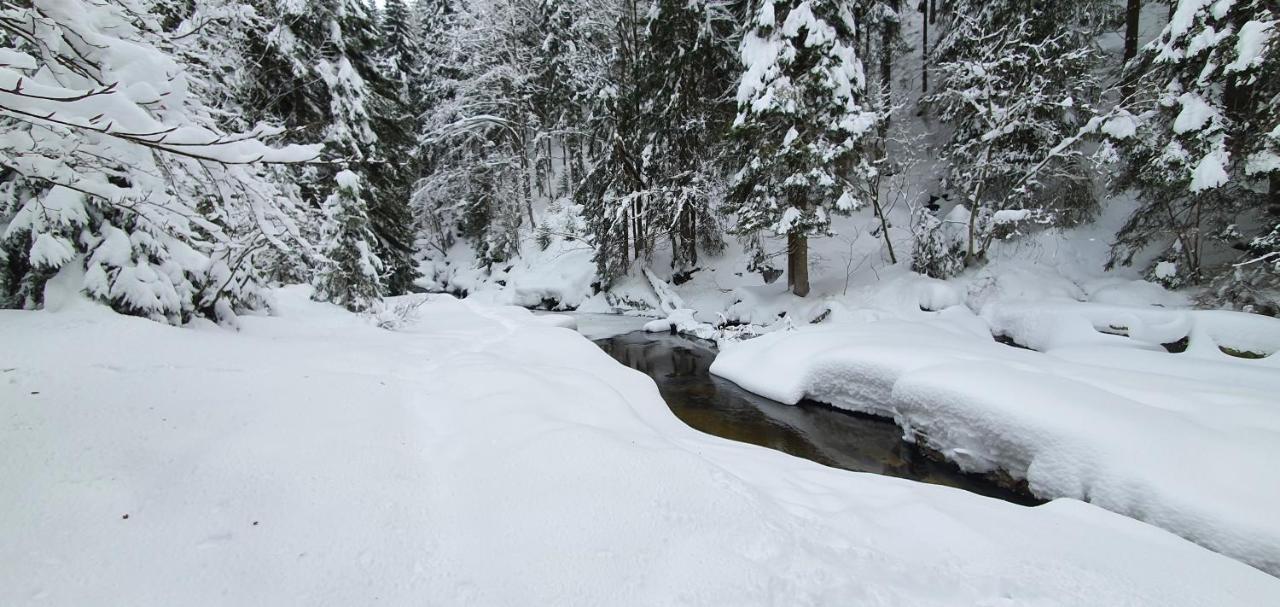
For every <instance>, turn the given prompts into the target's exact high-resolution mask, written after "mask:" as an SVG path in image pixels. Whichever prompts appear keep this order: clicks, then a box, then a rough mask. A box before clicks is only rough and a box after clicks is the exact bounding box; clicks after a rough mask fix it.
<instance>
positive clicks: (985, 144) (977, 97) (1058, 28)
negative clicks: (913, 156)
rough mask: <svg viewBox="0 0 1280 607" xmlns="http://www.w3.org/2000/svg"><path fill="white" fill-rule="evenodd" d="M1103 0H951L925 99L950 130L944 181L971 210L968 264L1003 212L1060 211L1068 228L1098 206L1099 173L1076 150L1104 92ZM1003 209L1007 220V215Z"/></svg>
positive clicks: (995, 230)
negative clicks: (1099, 72)
mask: <svg viewBox="0 0 1280 607" xmlns="http://www.w3.org/2000/svg"><path fill="white" fill-rule="evenodd" d="M1104 4H1105V3H1101V2H1098V1H1096V0H1071V1H1069V2H1060V3H1042V2H1033V3H1026V2H1021V1H1014V0H991V1H977V0H963V1H961V2H957V3H952V4H951V5H950V6H949V8H950V9H951V10H952V11H953V12H951V13H950V14H949V16H948V23H947V25H948V29H947V31H946V33H945V35H944V36H943V37H942V39H941V40H939V41H938V43H937V44H936V45H935V47H934V51H933V55H934V62H935V65H936V67H935V70H936V73H937V74H938V76H939V78H938V82H937V85H936V87H935V89H934V93H933V94H932V95H931V96H930V97H928V98H927V99H926V103H928V104H929V105H930V106H931V107H932V108H933V109H934V110H935V111H936V113H937V116H938V117H939V118H940V119H941V120H943V121H944V122H946V123H948V124H949V125H950V126H951V127H952V131H951V136H950V138H949V139H948V141H947V143H946V144H945V146H944V147H943V150H942V154H941V155H942V157H943V158H944V159H945V160H946V161H947V173H946V184H947V186H948V187H949V188H950V189H951V190H953V191H954V192H955V193H956V194H958V195H959V197H960V199H961V200H963V204H964V205H965V206H966V207H967V209H968V211H969V225H968V234H967V235H966V239H965V263H966V265H967V264H972V263H975V262H977V261H979V260H981V259H982V258H983V257H984V255H985V253H986V250H987V247H988V246H989V245H990V243H991V241H992V239H993V238H994V237H995V236H996V235H997V234H998V233H1000V230H999V229H998V226H999V225H1000V224H1001V223H1002V222H1000V221H998V219H1001V218H1008V217H1013V216H1015V215H1014V214H1011V213H1008V212H1004V211H1014V210H1016V211H1032V210H1034V211H1036V212H1034V213H1031V212H1028V213H1018V214H1017V216H1027V217H1030V216H1033V215H1034V216H1043V213H1044V212H1056V213H1057V214H1058V216H1059V218H1060V219H1062V220H1064V221H1065V222H1066V223H1072V222H1075V221H1079V220H1080V219H1083V218H1085V217H1087V216H1088V215H1089V214H1090V213H1091V212H1092V210H1093V209H1094V208H1096V206H1097V203H1096V197H1095V195H1094V193H1093V182H1092V175H1093V171H1092V170H1090V169H1091V167H1090V165H1089V164H1088V163H1087V157H1086V155H1085V154H1084V153H1083V151H1082V150H1081V147H1080V146H1079V145H1077V144H1078V143H1079V142H1080V141H1081V138H1080V137H1079V135H1080V131H1081V129H1082V128H1083V127H1085V126H1086V125H1088V124H1089V122H1088V121H1089V119H1090V118H1092V117H1093V115H1094V110H1093V108H1092V105H1091V103H1092V102H1091V100H1093V99H1096V95H1097V92H1098V90H1099V88H1100V87H1099V85H1098V82H1097V79H1096V76H1095V75H1094V66H1095V64H1096V63H1097V61H1098V60H1099V58H1100V54H1099V52H1098V50H1097V49H1096V45H1095V43H1094V41H1093V38H1094V36H1095V34H1096V26H1097V19H1098V15H1099V14H1103V13H1105V10H1106V7H1105V6H1104ZM1002 212H1003V213H1002Z"/></svg>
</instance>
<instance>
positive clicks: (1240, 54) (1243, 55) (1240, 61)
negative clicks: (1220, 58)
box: [1223, 21, 1275, 73]
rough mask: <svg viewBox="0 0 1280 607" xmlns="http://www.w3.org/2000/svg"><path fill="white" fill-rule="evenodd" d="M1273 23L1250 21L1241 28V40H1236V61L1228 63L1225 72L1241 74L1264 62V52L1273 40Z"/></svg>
mask: <svg viewBox="0 0 1280 607" xmlns="http://www.w3.org/2000/svg"><path fill="white" fill-rule="evenodd" d="M1274 27H1275V22H1273V21H1249V22H1248V23H1245V24H1244V25H1243V26H1241V27H1240V34H1239V38H1237V39H1236V59H1235V61H1232V62H1231V63H1228V64H1227V65H1226V66H1225V67H1224V68H1223V71H1225V72H1227V73H1231V72H1241V71H1244V70H1247V69H1250V68H1252V67H1254V66H1256V65H1258V64H1260V63H1261V62H1262V52H1263V49H1265V48H1266V46H1267V43H1268V42H1269V41H1270V40H1271V35H1272V29H1273V28H1274Z"/></svg>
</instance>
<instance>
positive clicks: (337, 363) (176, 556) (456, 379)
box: [0, 280, 1280, 606]
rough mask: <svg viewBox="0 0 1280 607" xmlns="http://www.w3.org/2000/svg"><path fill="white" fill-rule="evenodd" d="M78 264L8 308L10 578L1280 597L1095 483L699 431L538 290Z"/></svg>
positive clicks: (754, 597) (397, 600)
mask: <svg viewBox="0 0 1280 607" xmlns="http://www.w3.org/2000/svg"><path fill="white" fill-rule="evenodd" d="M63 282H66V284H62V283H63ZM75 284H76V283H75V282H74V281H69V282H68V281H57V280H55V286H54V288H55V289H59V291H58V292H54V293H50V294H49V295H48V297H47V298H48V299H50V300H53V301H60V302H61V303H62V304H65V305H60V306H59V307H60V309H61V311H59V312H57V313H53V312H47V311H46V312H25V311H9V310H5V311H0V336H2V337H3V341H4V343H5V345H6V347H5V348H3V349H0V403H3V406H2V409H3V413H4V419H5V423H4V424H3V425H0V476H3V478H4V479H5V482H4V483H3V484H0V532H3V535H4V537H5V538H6V541H5V542H3V543H0V563H2V564H3V567H4V572H5V579H6V583H5V584H3V585H0V603H3V604H11V605H18V604H31V603H39V604H50V605H85V604H94V603H98V602H101V601H102V599H103V597H110V598H111V600H112V601H113V602H118V603H121V604H132V605H160V604H169V605H173V604H181V605H203V604H219V605H226V604H268V605H279V604H308V605H351V604H367V603H371V602H380V603H386V604H393V605H402V604H419V603H424V602H425V603H428V604H450V605H469V604H471V605H528V604H573V605H585V604H613V605H624V604H635V605H653V604H683V605H710V604H720V605H723V604H732V605H777V604H788V605H830V604H858V605H975V604H988V605H991V604H1038V605H1049V604H1054V605H1057V604H1071V605H1099V604H1151V605H1162V606H1177V605H1274V604H1276V602H1277V600H1280V580H1277V579H1275V578H1272V577H1269V576H1267V575H1265V574H1263V573H1261V572H1259V571H1257V570H1255V569H1252V568H1249V567H1247V566H1245V565H1242V564H1241V563H1238V562H1236V561H1233V560H1230V559H1227V558H1225V557H1222V556H1221V555H1218V554H1214V553H1212V552H1210V551H1207V550H1204V549H1203V548H1200V547H1198V546H1196V545H1194V544H1192V543H1190V542H1187V541H1185V540H1182V539H1180V538H1177V537H1175V536H1173V535H1171V534H1169V533H1167V532H1164V531H1162V530H1160V529H1157V528H1154V527H1151V526H1149V525H1145V524H1143V523H1139V522H1137V521H1134V520H1131V519H1127V518H1124V517H1120V516H1116V515H1114V514H1112V513H1109V512H1106V511H1105V510H1102V509H1100V508H1096V507H1093V506H1090V505H1087V504H1083V503H1080V502H1077V501H1073V500H1057V501H1054V502H1052V503H1049V504H1047V505H1044V506H1041V507H1037V508H1025V507H1020V506H1016V505H1012V504H1009V503H1005V502H1000V501H996V500H991V499H987V498H982V497H979V496H975V495H972V494H968V493H965V492H962V491H959V490H955V489H951V488H945V487H937V486H929V485H922V484H918V483H913V482H909V481H903V480H899V479H892V478H886V477H879V476H874V475H867V474H858V473H850V472H845V471H841V470H836V469H830V468H826V467H823V466H820V465H818V464H815V463H812V462H808V461H805V460H801V459H797V458H793V457H790V456H786V455H784V454H781V453H777V452H774V451H771V450H767V449H762V448H759V447H754V446H750V445H743V444H738V443H733V442H730V441H727V440H723V439H718V438H714V437H711V436H707V435H704V434H701V433H699V432H696V431H694V430H692V429H690V428H688V427H686V426H685V425H683V424H682V423H681V422H680V421H678V420H677V419H676V418H675V417H674V416H673V415H672V414H671V413H670V412H669V410H668V409H667V407H666V405H665V404H664V403H662V401H661V400H660V399H659V396H658V393H657V390H656V388H655V386H654V385H653V383H652V382H651V381H650V380H649V379H648V378H647V377H645V376H643V375H641V374H639V373H636V372H634V371H631V370H629V369H626V368H624V367H622V366H621V365H618V364H617V363H615V362H614V361H613V360H612V359H610V358H609V357H608V356H607V355H606V354H605V353H603V352H602V351H600V350H599V349H598V348H597V347H596V346H594V345H592V344H591V343H589V342H588V341H587V340H585V339H583V338H582V337H580V336H578V335H576V334H574V333H573V332H572V331H569V330H566V329H565V328H561V327H556V326H551V325H550V324H548V323H547V322H543V321H538V320H536V319H535V318H534V317H533V316H532V315H531V314H530V313H528V312H526V311H524V310H519V309H514V308H503V307H491V306H488V305H483V304H476V303H471V302H466V301H457V300H454V299H452V298H450V297H446V296H433V297H430V298H429V301H428V302H427V303H425V304H424V305H423V306H422V307H421V309H420V311H421V314H420V315H419V316H418V320H417V322H416V323H415V324H410V325H407V326H405V327H403V328H402V330H399V331H385V330H381V329H378V328H376V327H375V326H373V324H372V321H371V320H370V319H369V318H368V317H365V316H359V315H354V314H350V313H348V312H346V311H344V310H341V309H340V308H337V307H335V306H332V305H328V304H319V303H314V302H310V301H308V291H307V289H306V288H289V289H286V290H283V291H280V292H278V293H277V295H276V297H277V300H278V308H277V316H274V317H255V316H249V317H242V318H241V319H240V320H241V323H242V330H241V331H239V332H233V331H229V330H226V329H222V328H218V327H215V326H213V325H211V324H208V323H204V324H199V325H194V326H191V327H188V328H174V327H168V326H164V325H161V324H157V323H151V322H147V321H145V320H141V319H137V318H130V317H123V316H118V315H115V314H112V313H109V312H107V311H106V310H104V309H103V308H101V307H98V306H96V305H93V304H90V303H88V302H86V301H85V300H83V299H77V298H76V297H75V296H74V291H75ZM389 303H394V302H389ZM552 324H556V323H552ZM922 327H923V325H917V329H918V330H923V329H922ZM938 330H939V331H944V332H945V330H944V329H941V328H940V329H938ZM806 334H807V333H801V332H795V333H791V334H788V335H806ZM766 339H768V336H766V337H764V338H761V340H766ZM908 339H910V336H908ZM957 339H958V338H957ZM761 340H757V342H747V343H746V344H744V346H748V345H750V344H754V343H765V342H763V341H761ZM778 370H781V369H778ZM774 371H775V370H774V369H771V370H770V372H771V373H772V372H774ZM943 371H944V372H945V371H946V370H943ZM930 379H931V377H930V376H922V377H920V378H918V381H917V382H916V385H917V387H916V388H915V393H920V392H922V391H923V390H924V388H926V387H928V386H930V385H933V384H931V383H929V382H928V381H926V380H930ZM966 381H968V382H970V383H973V382H978V381H980V375H978V374H974V373H970V374H968V377H967V379H966ZM1099 430H1100V431H1104V432H1106V431H1107V430H1106V428H1100V429H1099ZM1207 457H1208V455H1206V458H1207ZM1272 461H1274V459H1273V460H1272Z"/></svg>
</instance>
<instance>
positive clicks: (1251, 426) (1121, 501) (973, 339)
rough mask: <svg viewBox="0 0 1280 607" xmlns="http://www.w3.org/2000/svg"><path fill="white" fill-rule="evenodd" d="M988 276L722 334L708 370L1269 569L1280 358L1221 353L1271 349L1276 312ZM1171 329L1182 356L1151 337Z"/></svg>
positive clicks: (1276, 546) (1279, 449)
mask: <svg viewBox="0 0 1280 607" xmlns="http://www.w3.org/2000/svg"><path fill="white" fill-rule="evenodd" d="M992 277H993V278H995V282H994V283H992V282H987V281H986V280H984V279H976V280H973V281H972V282H970V284H969V287H968V293H967V295H966V297H965V299H966V302H967V307H966V306H958V305H957V306H953V307H949V308H944V309H941V310H940V311H938V312H926V311H919V310H920V308H922V307H923V306H920V307H918V308H915V310H917V311H915V312H912V311H911V310H912V309H913V308H912V307H910V306H909V305H903V304H900V303H894V304H893V305H891V306H883V307H870V308H862V309H844V310H842V311H841V313H839V314H833V315H832V317H831V319H829V320H828V321H827V322H825V323H823V324H821V325H812V326H803V327H801V328H798V329H796V330H791V331H777V332H772V333H769V334H767V335H764V336H762V337H759V338H757V339H753V340H749V341H745V342H741V343H737V344H727V345H725V349H724V351H723V352H722V353H721V354H720V356H719V357H717V359H716V361H715V364H714V365H713V366H712V372H713V373H715V374H717V375H720V376H722V377H725V378H727V379H729V380H732V381H734V382H735V383H737V384H738V385H740V386H742V387H743V388H745V389H747V390H749V391H752V392H755V393H757V394H761V395H764V396H767V397H769V398H772V399H775V400H779V401H782V402H787V403H794V402H797V401H799V400H800V399H802V398H812V399H815V400H819V401H822V402H828V403H831V404H833V405H835V406H837V407H841V408H845V409H850V410H854V411H861V412H867V413H873V414H877V415H883V416H888V417H892V418H894V419H895V420H896V421H897V422H898V423H899V425H901V426H902V427H903V428H904V429H905V431H906V432H907V433H908V435H909V436H913V437H915V438H916V439H917V440H920V441H922V442H924V443H926V444H928V445H929V446H931V447H932V448H934V449H937V450H938V451H941V452H942V453H943V454H944V455H945V456H947V458H948V459H951V460H953V461H955V462H957V463H959V464H960V465H961V466H962V467H963V468H965V469H967V470H972V471H978V472H987V471H992V470H996V469H1000V470H1004V471H1006V472H1008V473H1010V474H1011V475H1012V476H1014V477H1015V478H1021V479H1025V480H1026V481H1027V482H1028V485H1029V487H1030V489H1031V490H1032V491H1033V492H1034V493H1035V494H1036V495H1039V496H1042V497H1047V498H1056V497H1071V498H1076V499H1081V500H1087V501H1090V502H1091V503H1093V504H1096V505H1099V506H1101V507H1104V508H1107V509H1109V510H1112V511H1115V512H1118V513H1121V514H1125V515H1128V516H1132V517H1134V518H1137V519H1140V520H1144V521H1147V522H1150V523H1152V524H1154V525H1158V526H1161V527H1164V528H1166V529H1169V530H1171V531H1173V532H1175V533H1178V534H1180V535H1182V536H1183V537H1186V538H1189V539H1191V540H1193V541H1195V542H1198V543H1200V544H1202V545H1205V546H1208V547H1210V548H1212V549H1214V550H1217V551H1219V552H1222V553H1223V554H1227V555H1229V556H1232V557H1235V558H1239V559H1241V560H1243V561H1245V562H1248V563H1250V564H1253V565H1254V566H1256V567H1259V568H1261V569H1264V570H1266V571H1270V572H1272V573H1280V521H1277V520H1276V519H1275V517H1274V513H1275V512H1276V511H1280V472H1277V471H1276V470H1275V467H1274V466H1273V465H1272V462H1275V461H1280V406H1278V403H1277V402H1276V400H1275V394H1277V393H1280V358H1277V357H1275V356H1270V357H1268V358H1263V359H1260V360H1246V359H1241V358H1236V357H1233V356H1230V355H1228V354H1226V353H1225V351H1223V350H1221V349H1220V348H1230V349H1233V350H1238V351H1246V352H1252V353H1255V354H1267V355H1269V354H1273V353H1275V352H1277V351H1280V320H1276V319H1272V318H1267V317H1262V316H1257V315H1251V314H1243V313H1236V312H1227V311H1194V310H1184V309H1168V308H1164V307H1155V306H1152V305H1149V304H1150V303H1151V302H1152V301H1153V300H1154V301H1157V302H1160V303H1161V305H1164V304H1172V303H1175V302H1176V298H1172V297H1168V296H1164V295H1162V294H1163V293H1164V292H1163V291H1162V290H1160V289H1158V287H1155V286H1154V285H1150V284H1149V283H1140V282H1135V283H1133V284H1132V285H1126V284H1124V283H1123V282H1119V281H1114V282H1109V283H1107V284H1105V285H1104V286H1101V287H1098V286H1096V285H1089V287H1090V288H1091V289H1092V293H1091V294H1090V293H1089V292H1088V291H1089V289H1081V288H1080V287H1079V286H1077V285H1071V284H1069V283H1067V284H1063V285H1062V286H1061V287H1054V286H1053V283H1052V282H1048V281H1045V280H1043V279H1038V278H1037V277H1035V276H1034V275H1020V274H1019V273H1017V272H1014V271H1011V269H1009V268H1004V269H1003V270H1002V271H1000V272H999V273H997V274H994V275H992ZM1138 284H1141V285H1146V286H1144V287H1140V288H1139V287H1136V286H1134V285H1138ZM957 286H958V285H948V287H950V288H956V287H957ZM890 287H892V288H893V289H895V290H898V291H899V292H901V293H903V296H904V297H907V298H912V297H919V293H918V292H916V294H915V295H911V294H910V293H912V291H910V290H909V289H910V283H909V282H907V283H900V284H897V285H892V286H890V285H881V286H880V287H879V289H881V290H884V289H886V288H890ZM1054 289H1057V291H1056V292H1055V290H1054ZM1091 296H1092V297H1096V298H1097V299H1096V300H1093V301H1089V298H1090V297H1091ZM885 299H887V298H885ZM1144 299H1146V300H1147V305H1142V304H1141V303H1140V302H1141V301H1142V300H1144ZM1106 302H1115V303H1106ZM934 309H936V308H934ZM974 310H976V311H977V312H976V313H975V311H974ZM992 335H1001V336H1005V337H1009V338H1011V339H1012V340H1013V341H1014V342H1015V343H1017V344H1020V345H1023V346H1026V347H1029V348H1033V349H1035V350H1038V351H1030V350H1024V349H1018V348H1012V347H1009V346H1006V345H1001V344H998V343H996V342H995V341H993V340H992V338H991V336H992ZM1182 338H1187V339H1188V340H1189V346H1188V348H1187V350H1186V352H1183V353H1180V354H1170V353H1167V352H1165V350H1164V348H1162V347H1161V344H1164V343H1171V342H1177V341H1178V340H1180V339H1182Z"/></svg>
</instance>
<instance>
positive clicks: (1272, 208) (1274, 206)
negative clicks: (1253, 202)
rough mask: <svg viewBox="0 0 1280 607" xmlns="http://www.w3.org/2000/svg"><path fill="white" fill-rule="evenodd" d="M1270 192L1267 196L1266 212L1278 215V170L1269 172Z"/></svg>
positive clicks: (1279, 184) (1279, 199) (1279, 192)
mask: <svg viewBox="0 0 1280 607" xmlns="http://www.w3.org/2000/svg"><path fill="white" fill-rule="evenodd" d="M1270 181H1271V193H1270V195H1269V196H1268V197H1267V212H1268V213H1270V214H1271V216H1272V217H1280V171H1272V172H1271V180H1270Z"/></svg>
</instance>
